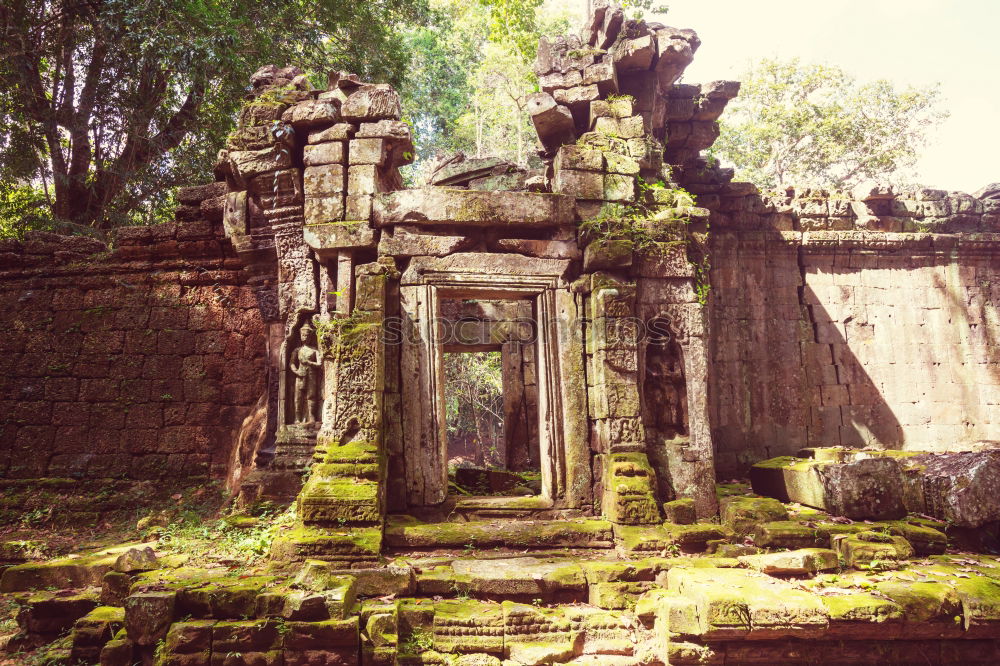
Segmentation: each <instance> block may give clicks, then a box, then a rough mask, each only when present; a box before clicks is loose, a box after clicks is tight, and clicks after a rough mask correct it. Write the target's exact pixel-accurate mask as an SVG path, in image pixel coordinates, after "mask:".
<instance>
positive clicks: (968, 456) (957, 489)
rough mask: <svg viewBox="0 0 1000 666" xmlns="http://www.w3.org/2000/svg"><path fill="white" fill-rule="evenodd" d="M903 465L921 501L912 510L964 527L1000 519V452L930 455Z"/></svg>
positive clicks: (905, 461)
mask: <svg viewBox="0 0 1000 666" xmlns="http://www.w3.org/2000/svg"><path fill="white" fill-rule="evenodd" d="M902 464H903V467H904V469H905V470H906V475H907V486H908V487H911V488H913V491H912V492H911V493H910V496H912V497H914V501H915V502H917V506H911V507H908V508H909V509H910V510H911V511H916V512H918V513H926V514H928V515H931V516H934V517H935V518H939V519H941V520H947V521H949V522H951V523H954V524H955V525H959V526H961V527H972V528H975V527H981V526H983V525H985V524H987V523H990V522H993V521H997V520H1000V451H979V452H961V453H943V454H927V455H923V456H915V457H912V458H906V459H904V460H903V461H902Z"/></svg>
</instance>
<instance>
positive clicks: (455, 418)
mask: <svg viewBox="0 0 1000 666" xmlns="http://www.w3.org/2000/svg"><path fill="white" fill-rule="evenodd" d="M501 363H502V360H501V355H500V352H470V353H458V352H456V353H447V354H445V359H444V372H445V386H444V403H445V423H446V424H447V425H446V428H447V430H448V437H449V439H451V438H456V439H459V440H461V441H463V442H465V441H469V440H471V442H472V443H473V444H474V445H475V450H476V452H477V454H478V455H481V456H482V457H483V459H482V460H476V461H475V462H476V464H477V465H489V466H499V467H501V468H502V467H503V466H504V464H505V461H503V460H501V459H500V455H499V451H498V449H497V446H496V443H497V442H500V441H502V440H503V372H502V365H501Z"/></svg>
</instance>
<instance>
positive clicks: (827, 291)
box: [692, 183, 1000, 477]
mask: <svg viewBox="0 0 1000 666" xmlns="http://www.w3.org/2000/svg"><path fill="white" fill-rule="evenodd" d="M692 190H693V191H697V194H698V203H699V205H701V206H705V207H707V208H709V209H711V210H712V215H711V218H710V224H711V226H712V234H711V261H712V269H711V292H710V295H711V298H710V321H711V330H710V338H711V346H712V350H711V391H710V392H711V404H712V419H711V421H712V428H713V440H714V442H715V444H716V458H715V460H716V466H717V473H718V474H719V475H721V476H722V477H726V476H732V475H734V474H739V473H744V472H745V471H746V469H747V466H748V465H750V464H752V463H754V462H757V461H759V460H763V459H766V458H769V457H773V456H779V455H794V454H795V453H796V452H797V450H798V449H800V448H802V447H811V446H848V447H863V446H873V447H875V448H884V449H901V450H913V451H961V450H968V449H970V448H974V447H976V446H977V445H979V444H982V443H984V442H987V443H988V442H995V441H997V440H1000V341H998V335H1000V334H998V332H997V331H998V328H997V326H998V323H1000V311H998V303H1000V290H998V285H1000V274H998V271H1000V266H998V263H997V257H998V256H1000V233H997V232H998V231H1000V226H998V225H997V211H998V210H1000V200H998V199H997V198H996V197H997V196H998V193H997V188H996V187H995V186H991V187H989V188H984V189H983V190H982V191H980V192H978V193H977V194H976V195H975V196H973V195H968V194H963V193H950V194H949V193H945V192H943V191H940V190H929V189H922V190H902V191H898V192H896V191H893V190H892V189H891V188H887V187H879V186H873V185H870V184H869V185H866V186H863V187H860V188H857V189H856V190H855V191H854V192H853V193H846V192H841V193H837V192H827V191H819V190H806V191H802V192H798V193H797V196H796V193H795V192H793V191H788V192H786V193H783V194H782V195H781V196H780V197H778V196H777V195H776V194H775V193H771V194H770V195H761V194H757V193H756V190H755V188H753V186H751V185H749V184H746V183H729V184H723V185H715V186H712V185H710V184H705V185H702V186H694V187H692Z"/></svg>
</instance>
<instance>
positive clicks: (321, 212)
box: [303, 194, 344, 226]
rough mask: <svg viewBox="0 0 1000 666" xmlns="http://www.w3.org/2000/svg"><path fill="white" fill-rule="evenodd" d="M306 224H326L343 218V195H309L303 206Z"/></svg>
mask: <svg viewBox="0 0 1000 666" xmlns="http://www.w3.org/2000/svg"><path fill="white" fill-rule="evenodd" d="M303 217H304V218H305V223H306V225H321V226H322V225H326V224H327V223H329V222H332V221H334V220H342V219H343V218H344V195H342V194H338V195H335V196H326V197H309V198H308V199H306V202H305V206H304V207H303Z"/></svg>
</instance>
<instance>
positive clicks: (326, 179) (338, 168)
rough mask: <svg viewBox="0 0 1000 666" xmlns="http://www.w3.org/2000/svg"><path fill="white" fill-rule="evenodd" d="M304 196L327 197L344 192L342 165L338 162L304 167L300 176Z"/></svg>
mask: <svg viewBox="0 0 1000 666" xmlns="http://www.w3.org/2000/svg"><path fill="white" fill-rule="evenodd" d="M302 191H303V192H304V193H305V195H306V198H309V197H329V196H333V195H335V194H342V193H343V192H344V167H343V165H340V164H324V165H323V166H311V167H306V168H305V171H304V173H303V176H302Z"/></svg>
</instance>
